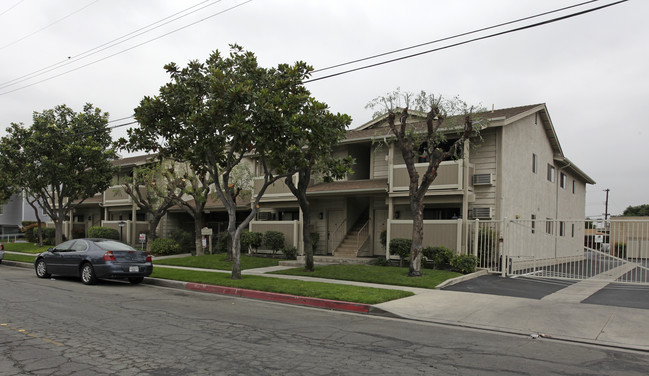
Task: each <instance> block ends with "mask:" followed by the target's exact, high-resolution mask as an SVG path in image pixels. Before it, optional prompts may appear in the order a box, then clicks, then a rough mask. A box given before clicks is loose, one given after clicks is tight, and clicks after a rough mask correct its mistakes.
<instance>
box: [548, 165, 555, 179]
mask: <svg viewBox="0 0 649 376" xmlns="http://www.w3.org/2000/svg"><path fill="white" fill-rule="evenodd" d="M548 181H551V182H553V183H554V166H553V165H551V164H549V163H548Z"/></svg>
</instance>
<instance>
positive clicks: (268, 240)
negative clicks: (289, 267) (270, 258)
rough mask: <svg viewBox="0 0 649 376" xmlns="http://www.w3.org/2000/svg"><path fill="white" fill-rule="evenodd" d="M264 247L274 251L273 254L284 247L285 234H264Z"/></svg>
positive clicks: (277, 232)
mask: <svg viewBox="0 0 649 376" xmlns="http://www.w3.org/2000/svg"><path fill="white" fill-rule="evenodd" d="M264 246H265V247H267V248H269V249H272V250H273V254H275V253H276V252H277V251H279V250H280V249H282V248H283V247H284V234H283V233H281V232H279V231H273V230H270V231H266V233H265V234H264Z"/></svg>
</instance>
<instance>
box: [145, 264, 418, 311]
mask: <svg viewBox="0 0 649 376" xmlns="http://www.w3.org/2000/svg"><path fill="white" fill-rule="evenodd" d="M151 277H153V278H163V279H172V280H177V281H187V282H196V283H205V284H210V285H217V286H226V287H237V288H243V289H250V290H257V291H268V292H277V293H282V294H290V295H298V296H308V297H313V298H321V299H331V300H340V301H345V302H355V303H364V304H378V303H383V302H387V301H390V300H394V299H400V298H405V297H408V296H411V295H413V293H412V292H409V291H401V290H388V289H380V288H372V287H359V286H349V285H340V284H333V283H321V282H308V281H306V282H305V281H299V280H292V279H280V278H272V277H260V276H249V275H246V276H243V279H240V280H232V279H230V273H218V272H201V271H190V270H180V269H170V268H157V269H156V268H155V267H154V268H153V274H152V275H151Z"/></svg>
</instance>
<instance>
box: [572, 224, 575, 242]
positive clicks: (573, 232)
mask: <svg viewBox="0 0 649 376" xmlns="http://www.w3.org/2000/svg"><path fill="white" fill-rule="evenodd" d="M572 237H573V238H574V237H575V224H574V223H573V224H572Z"/></svg>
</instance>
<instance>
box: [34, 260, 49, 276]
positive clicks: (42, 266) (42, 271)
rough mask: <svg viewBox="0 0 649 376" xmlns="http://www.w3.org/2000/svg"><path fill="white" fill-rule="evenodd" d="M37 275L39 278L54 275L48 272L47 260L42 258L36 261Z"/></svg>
mask: <svg viewBox="0 0 649 376" xmlns="http://www.w3.org/2000/svg"><path fill="white" fill-rule="evenodd" d="M35 269H36V276H37V277H38V278H50V277H51V276H52V275H51V274H50V273H48V272H47V264H46V263H45V260H43V259H40V260H38V261H37V262H36V267H35Z"/></svg>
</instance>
